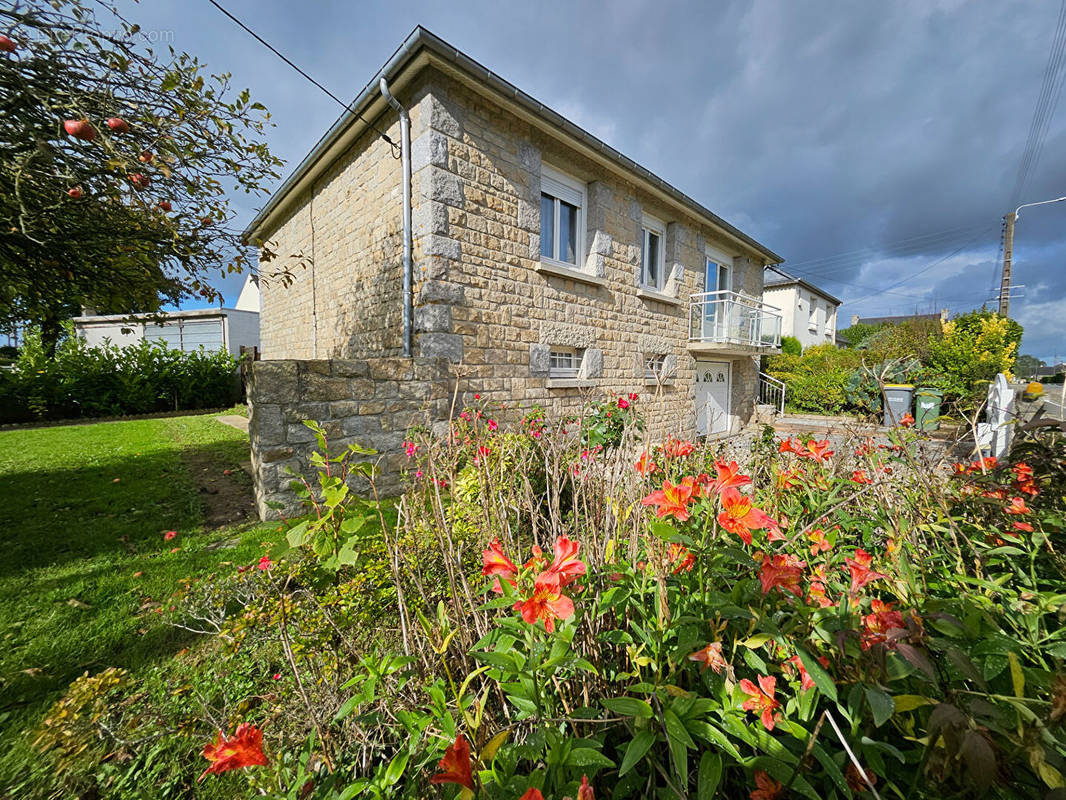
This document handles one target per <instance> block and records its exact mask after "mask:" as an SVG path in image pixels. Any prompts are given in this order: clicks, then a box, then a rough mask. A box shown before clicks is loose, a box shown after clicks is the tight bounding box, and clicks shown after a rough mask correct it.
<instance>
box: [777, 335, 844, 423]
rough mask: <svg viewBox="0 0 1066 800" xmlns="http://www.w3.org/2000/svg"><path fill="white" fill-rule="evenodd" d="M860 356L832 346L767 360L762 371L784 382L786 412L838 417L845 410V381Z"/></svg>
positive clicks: (814, 347) (821, 346)
mask: <svg viewBox="0 0 1066 800" xmlns="http://www.w3.org/2000/svg"><path fill="white" fill-rule="evenodd" d="M861 361H862V354H861V353H857V352H855V351H854V350H844V349H841V348H838V347H836V346H835V345H832V344H819V345H814V346H813V347H808V348H807V350H806V351H805V352H804V353H803V355H802V356H800V355H793V354H788V353H782V354H781V355H779V356H773V357H771V358H770V359H768V360H767V366H766V371H767V373H768V374H770V375H771V376H773V377H775V378H777V379H778V380H782V381H784V382H785V385H786V390H785V406H786V408H787V409H788V410H789V411H813V412H818V413H823V414H839V413H841V412H843V411H847V410H849V408H850V406H849V403H848V392H847V387H848V381H849V380H850V379H851V375H852V373H853V372H854V371H855V368H856V367H857V366H858V365H859V364H860V363H861Z"/></svg>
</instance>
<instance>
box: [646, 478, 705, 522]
mask: <svg viewBox="0 0 1066 800" xmlns="http://www.w3.org/2000/svg"><path fill="white" fill-rule="evenodd" d="M693 497H699V487H698V486H696V479H695V478H693V477H691V476H688V477H685V478H683V479H682V480H681V483H679V484H677V485H676V486H675V485H674V484H672V483H670V481H663V488H662V489H659V490H658V491H655V492H652V493H651V494H649V495H648V496H647V497H645V498H644V499H643V500H641V501H640V502H641V503H643V504H644V505H646V506H655V516H657V517H660V518H662V517H671V516H672V517H675V518H676V519H677V520H678V522H684V521H685V520H686V519H688V517H689V514H688V504H689V502H690V501H691V500H692V498H693Z"/></svg>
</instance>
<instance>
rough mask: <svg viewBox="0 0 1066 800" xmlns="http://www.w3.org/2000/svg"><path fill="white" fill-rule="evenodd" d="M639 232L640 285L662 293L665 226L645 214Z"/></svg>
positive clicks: (664, 272)
mask: <svg viewBox="0 0 1066 800" xmlns="http://www.w3.org/2000/svg"><path fill="white" fill-rule="evenodd" d="M640 232H641V241H640V284H641V286H646V287H647V288H649V289H655V290H656V291H662V289H663V287H664V286H666V264H665V260H666V252H665V250H664V249H663V240H664V239H665V238H666V226H664V225H663V224H662V223H661V222H659V220H657V219H655V218H654V217H649V216H648V215H647V214H645V215H644V224H643V225H642V226H641V229H640Z"/></svg>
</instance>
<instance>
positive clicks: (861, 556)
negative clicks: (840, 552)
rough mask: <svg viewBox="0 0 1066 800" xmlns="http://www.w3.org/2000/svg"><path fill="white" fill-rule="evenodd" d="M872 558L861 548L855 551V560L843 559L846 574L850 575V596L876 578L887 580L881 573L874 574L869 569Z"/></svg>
mask: <svg viewBox="0 0 1066 800" xmlns="http://www.w3.org/2000/svg"><path fill="white" fill-rule="evenodd" d="M873 560H874V557H873V556H871V555H870V554H869V553H867V552H866V551H865V550H863V549H862V548H859V549H858V550H856V551H855V558H845V559H844V563H845V564H847V567H848V572H849V573H851V594H852V595H855V594H857V593H858V591H859V590H860V589H861V588H863V587H864V586H866V584H868V583H873V582H874V581H876V580H877V579H878V578H887V577H888V576H887V575H885V574H884V573H881V572H875V571H874V570H872V569H870V565H871V564H872V563H873Z"/></svg>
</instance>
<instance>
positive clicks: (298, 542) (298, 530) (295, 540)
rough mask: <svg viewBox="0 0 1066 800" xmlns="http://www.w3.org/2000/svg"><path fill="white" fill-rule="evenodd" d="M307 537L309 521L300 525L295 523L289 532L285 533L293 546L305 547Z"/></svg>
mask: <svg viewBox="0 0 1066 800" xmlns="http://www.w3.org/2000/svg"><path fill="white" fill-rule="evenodd" d="M306 537H307V522H301V523H300V524H298V525H294V526H293V527H291V528H289V532H288V533H287V534H285V538H286V539H287V540H288V542H289V545H290V546H292V547H303V543H304V540H305V538H306Z"/></svg>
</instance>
